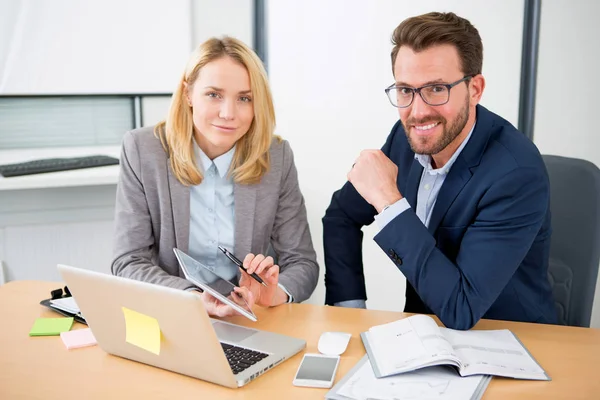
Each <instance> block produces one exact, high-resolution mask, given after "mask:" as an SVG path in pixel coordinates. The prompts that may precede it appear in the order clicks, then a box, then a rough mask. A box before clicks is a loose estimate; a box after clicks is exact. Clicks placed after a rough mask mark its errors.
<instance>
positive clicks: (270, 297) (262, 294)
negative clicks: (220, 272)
mask: <svg viewBox="0 0 600 400" xmlns="http://www.w3.org/2000/svg"><path fill="white" fill-rule="evenodd" d="M244 268H246V271H244V270H243V269H242V268H240V270H241V271H242V276H241V278H240V286H241V287H244V288H248V289H249V290H250V292H251V293H252V295H253V296H254V299H255V300H256V304H258V305H259V306H262V307H270V306H276V305H279V304H282V303H285V302H286V301H287V294H285V292H284V291H283V290H282V289H281V288H280V287H279V286H278V283H279V265H277V264H274V261H273V257H265V256H264V255H262V254H257V255H254V254H252V253H250V254H248V255H247V256H246V258H244ZM253 272H254V273H256V274H258V276H260V277H261V278H262V280H263V281H265V283H266V284H267V286H266V287H265V286H263V285H262V284H260V283H258V282H257V281H256V280H255V279H254V278H252V277H251V276H250V274H251V273H253Z"/></svg>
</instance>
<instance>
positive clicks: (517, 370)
mask: <svg viewBox="0 0 600 400" xmlns="http://www.w3.org/2000/svg"><path fill="white" fill-rule="evenodd" d="M440 330H441V332H442V333H443V334H444V336H445V337H446V338H447V339H448V341H449V342H450V343H451V344H452V346H453V348H454V351H455V353H456V354H457V355H458V357H459V358H460V359H461V360H462V363H463V370H462V373H463V375H464V374H474V373H483V374H490V375H499V376H507V377H515V378H523V379H541V380H547V379H548V377H547V375H546V373H545V372H544V370H543V369H542V368H541V367H540V366H539V364H538V363H537V362H536V361H535V360H534V359H533V358H532V357H531V356H530V355H529V353H528V352H527V350H526V349H525V347H523V345H522V344H521V343H520V342H519V341H518V340H517V338H516V337H515V336H514V335H513V334H512V332H510V331H509V330H507V329H503V330H492V331H477V330H475V331H455V330H452V329H447V328H440Z"/></svg>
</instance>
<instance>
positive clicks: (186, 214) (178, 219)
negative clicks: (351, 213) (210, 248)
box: [167, 159, 190, 253]
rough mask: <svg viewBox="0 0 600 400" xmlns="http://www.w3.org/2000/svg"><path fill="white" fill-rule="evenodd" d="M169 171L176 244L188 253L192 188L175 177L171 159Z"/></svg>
mask: <svg viewBox="0 0 600 400" xmlns="http://www.w3.org/2000/svg"><path fill="white" fill-rule="evenodd" d="M167 171H168V176H169V193H170V195H171V211H172V213H173V225H174V227H175V244H176V246H177V248H178V249H180V250H181V251H183V252H184V253H187V252H188V247H189V244H190V188H189V187H187V186H184V185H183V184H181V182H179V181H178V180H177V178H176V177H175V175H173V171H171V167H170V160H169V159H167Z"/></svg>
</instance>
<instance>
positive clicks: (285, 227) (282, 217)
mask: <svg viewBox="0 0 600 400" xmlns="http://www.w3.org/2000/svg"><path fill="white" fill-rule="evenodd" d="M282 145H283V172H282V175H281V179H282V182H281V190H280V193H279V201H278V205H277V212H276V215H275V220H274V224H273V231H272V233H271V245H272V246H273V250H274V251H275V254H276V255H277V259H278V263H279V267H280V274H279V283H281V284H282V285H283V286H285V288H286V289H287V290H288V291H289V292H290V293H291V295H292V296H293V298H294V301H295V302H301V301H304V300H306V299H308V298H309V297H310V295H311V294H312V292H313V291H314V290H315V287H316V286H317V281H318V279H319V264H318V263H317V256H316V254H315V250H314V247H313V244H312V240H311V236H310V229H309V227H308V220H307V216H306V205H305V203H304V198H303V196H302V193H301V192H300V186H299V184H298V172H297V170H296V166H295V164H294V156H293V152H292V149H291V148H290V145H289V143H288V142H287V141H283V142H282Z"/></svg>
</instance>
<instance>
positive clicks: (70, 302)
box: [50, 297, 79, 314]
mask: <svg viewBox="0 0 600 400" xmlns="http://www.w3.org/2000/svg"><path fill="white" fill-rule="evenodd" d="M50 304H52V305H53V306H54V307H56V308H58V309H59V310H63V311H66V312H68V313H71V314H77V313H79V306H78V305H77V303H76V302H75V299H74V298H73V297H63V298H60V299H56V300H50Z"/></svg>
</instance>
